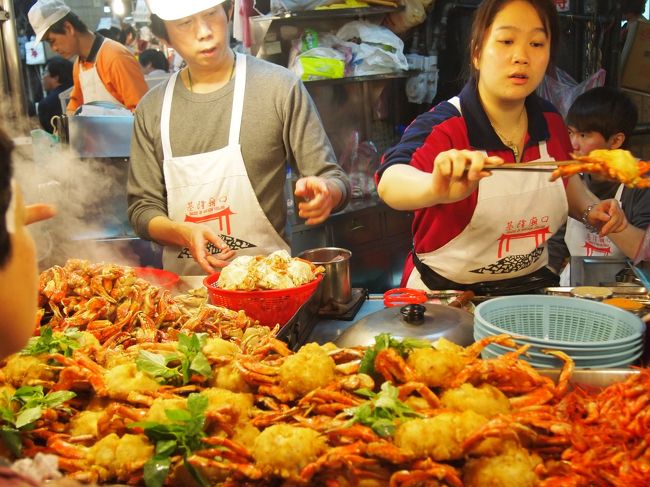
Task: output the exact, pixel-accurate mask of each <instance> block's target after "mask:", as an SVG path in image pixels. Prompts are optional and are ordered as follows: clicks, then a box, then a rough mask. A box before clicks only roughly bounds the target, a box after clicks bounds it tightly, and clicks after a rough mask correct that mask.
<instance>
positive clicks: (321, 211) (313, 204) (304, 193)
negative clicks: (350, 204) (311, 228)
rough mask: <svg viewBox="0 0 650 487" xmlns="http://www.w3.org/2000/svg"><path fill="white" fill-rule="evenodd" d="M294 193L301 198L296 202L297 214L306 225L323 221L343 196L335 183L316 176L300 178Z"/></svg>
mask: <svg viewBox="0 0 650 487" xmlns="http://www.w3.org/2000/svg"><path fill="white" fill-rule="evenodd" d="M294 194H295V195H296V196H297V197H298V198H302V200H303V201H301V202H300V203H298V216H299V217H300V218H304V219H305V220H307V221H306V222H305V223H307V225H316V224H317V223H322V222H324V221H325V220H326V219H327V217H328V216H330V213H331V212H332V209H333V208H335V207H336V205H337V204H338V203H339V202H340V201H341V198H342V197H343V194H342V193H341V190H340V188H339V187H338V186H337V185H336V183H334V182H331V181H328V180H327V179H325V178H321V177H318V176H307V177H304V178H300V179H299V180H298V181H296V189H295V191H294Z"/></svg>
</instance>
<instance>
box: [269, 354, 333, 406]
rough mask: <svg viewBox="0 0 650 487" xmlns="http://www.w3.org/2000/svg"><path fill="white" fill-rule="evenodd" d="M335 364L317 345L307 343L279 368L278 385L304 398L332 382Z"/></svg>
mask: <svg viewBox="0 0 650 487" xmlns="http://www.w3.org/2000/svg"><path fill="white" fill-rule="evenodd" d="M335 367H336V364H335V363H334V360H333V359H332V358H331V357H330V356H329V355H327V352H326V351H325V350H323V349H322V348H321V347H320V345H318V344H317V343H308V344H307V345H305V346H304V347H302V348H301V349H300V350H298V353H296V354H294V355H290V356H288V357H287V359H286V360H285V361H284V362H283V364H282V365H281V366H280V374H279V375H280V385H281V386H282V387H283V388H284V389H285V390H287V391H289V392H293V393H296V394H298V395H300V396H304V395H305V394H307V393H308V392H310V391H313V390H314V389H317V388H318V387H323V386H326V385H327V384H329V383H331V382H332V381H333V380H334V372H335Z"/></svg>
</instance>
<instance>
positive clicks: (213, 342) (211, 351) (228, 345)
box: [201, 337, 241, 359]
mask: <svg viewBox="0 0 650 487" xmlns="http://www.w3.org/2000/svg"><path fill="white" fill-rule="evenodd" d="M201 351H202V352H203V355H205V356H206V357H207V358H208V359H209V358H210V357H222V356H224V355H229V356H234V355H235V354H236V353H240V352H241V350H240V349H239V347H238V346H237V344H236V343H233V342H229V341H227V340H224V339H223V338H217V337H214V338H207V339H206V340H205V345H203V348H202V349H201Z"/></svg>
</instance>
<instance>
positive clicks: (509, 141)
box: [488, 107, 526, 162]
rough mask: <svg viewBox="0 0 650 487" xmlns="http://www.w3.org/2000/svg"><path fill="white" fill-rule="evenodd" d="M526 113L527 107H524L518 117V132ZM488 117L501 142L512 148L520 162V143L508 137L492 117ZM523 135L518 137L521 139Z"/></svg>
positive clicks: (516, 159)
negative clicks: (498, 127) (497, 126)
mask: <svg viewBox="0 0 650 487" xmlns="http://www.w3.org/2000/svg"><path fill="white" fill-rule="evenodd" d="M525 115H526V107H524V108H523V109H522V110H521V114H520V115H519V118H518V119H517V126H516V127H515V128H516V129H517V132H519V131H520V127H521V121H522V120H523V119H525V118H526V117H525ZM488 119H489V120H490V125H492V128H493V129H494V132H495V133H496V134H497V136H498V137H499V138H500V139H501V142H503V144H504V145H505V146H506V147H508V149H510V150H511V151H512V153H513V155H514V156H515V161H516V162H519V156H520V155H521V153H520V152H519V143H518V142H515V141H514V140H512V139H510V138H508V137H506V136H505V135H504V134H503V133H502V132H501V131H500V130H499V129H497V128H496V126H495V124H494V122H493V121H492V119H490V118H489V117H488ZM521 137H522V135H519V136H518V137H517V138H518V139H519V140H521Z"/></svg>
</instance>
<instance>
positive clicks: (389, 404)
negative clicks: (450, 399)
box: [345, 382, 422, 437]
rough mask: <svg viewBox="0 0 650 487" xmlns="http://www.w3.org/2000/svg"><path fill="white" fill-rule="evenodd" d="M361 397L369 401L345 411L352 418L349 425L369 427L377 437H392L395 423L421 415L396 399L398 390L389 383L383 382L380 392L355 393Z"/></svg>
mask: <svg viewBox="0 0 650 487" xmlns="http://www.w3.org/2000/svg"><path fill="white" fill-rule="evenodd" d="M355 392H356V393H357V394H359V395H361V396H366V397H368V398H369V401H367V402H364V403H363V404H362V405H360V406H357V407H355V408H349V409H346V410H345V413H346V414H347V415H348V416H352V418H351V419H350V421H349V423H348V425H349V424H352V423H361V424H365V425H366V426H370V427H371V428H372V430H373V431H374V432H375V433H377V434H378V435H379V436H383V437H386V436H393V434H394V433H395V428H397V423H398V422H401V421H404V420H408V419H409V418H420V417H422V415H421V414H419V413H416V412H415V411H413V410H412V409H411V408H410V407H408V406H407V405H406V404H404V403H403V402H402V401H400V400H399V398H398V393H399V391H398V389H397V387H395V386H394V385H393V384H391V383H390V382H384V383H383V384H382V385H381V390H380V391H379V392H378V393H376V394H375V393H374V392H372V391H370V390H368V389H359V390H357V391H355Z"/></svg>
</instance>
